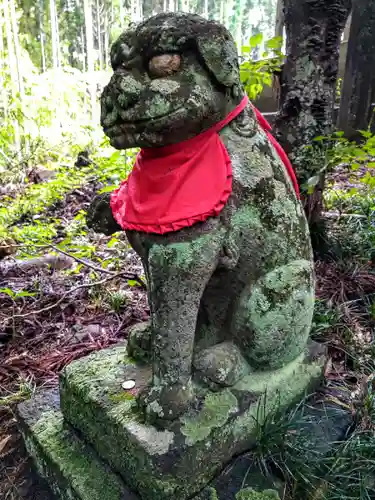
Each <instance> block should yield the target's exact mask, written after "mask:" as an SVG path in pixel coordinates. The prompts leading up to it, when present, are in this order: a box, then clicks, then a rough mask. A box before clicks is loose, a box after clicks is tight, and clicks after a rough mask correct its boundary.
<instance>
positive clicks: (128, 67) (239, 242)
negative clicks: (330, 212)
mask: <svg viewBox="0 0 375 500" xmlns="http://www.w3.org/2000/svg"><path fill="white" fill-rule="evenodd" d="M111 62H112V67H113V70H114V74H113V76H112V78H111V80H110V82H109V84H108V85H107V87H106V88H105V89H104V91H103V94H102V101H101V102H102V117H101V121H102V125H103V128H104V131H105V133H106V135H107V136H108V137H109V138H110V141H111V144H112V145H113V146H114V147H115V148H117V149H126V148H131V147H140V148H142V149H141V152H140V154H139V155H138V157H137V161H136V164H135V166H134V169H133V171H132V173H131V175H130V177H129V179H128V180H127V181H126V182H124V183H123V184H122V185H121V187H120V188H119V189H118V190H117V191H116V192H115V193H113V194H112V198H111V206H112V211H109V210H108V199H107V200H105V199H103V198H101V199H97V200H95V201H94V203H93V205H92V207H91V225H92V226H94V227H98V224H99V226H100V224H103V221H104V222H105V224H106V225H107V227H110V231H115V230H116V229H119V228H120V227H121V228H123V229H125V230H126V234H127V237H128V239H129V242H130V244H131V245H132V247H133V248H134V249H135V251H136V252H137V253H138V255H139V256H140V258H141V259H142V263H143V266H144V270H145V274H146V277H147V281H148V296H149V303H150V309H151V322H150V325H147V324H146V325H144V324H143V325H138V326H137V327H136V328H134V330H133V331H132V332H131V334H130V339H129V345H128V350H129V352H130V354H131V355H133V357H138V358H139V357H142V358H143V360H149V361H150V362H152V369H153V378H152V384H151V385H150V386H148V387H147V388H146V389H145V390H143V391H142V393H141V394H140V395H139V398H138V401H139V404H140V405H141V408H143V409H144V410H145V414H146V416H147V417H148V418H149V419H151V420H152V421H153V420H155V421H156V420H159V419H160V420H161V421H162V420H164V421H165V420H173V419H175V418H177V417H178V416H179V415H181V414H182V413H183V412H185V411H186V410H187V409H188V407H189V406H191V405H194V401H196V395H197V392H199V390H200V389H199V388H201V387H209V389H210V390H214V391H219V390H221V389H222V388H224V387H232V386H233V385H234V384H236V383H237V382H238V381H239V380H240V379H241V378H242V377H243V376H244V375H248V374H249V373H252V372H257V371H259V370H274V369H278V368H280V367H282V366H283V365H285V364H287V363H289V362H291V361H292V360H294V359H295V358H296V357H297V356H298V355H299V354H300V353H301V352H302V351H303V350H304V348H305V346H306V343H307V340H308V336H309V331H310V325H311V321H312V314H313V307H314V278H313V261H312V251H311V246H310V239H309V232H308V226H307V221H306V219H305V216H304V212H303V209H302V206H301V204H300V202H299V200H298V196H297V193H296V186H295V185H293V178H291V176H290V175H291V173H290V172H289V173H288V171H287V168H286V167H285V164H283V162H282V161H281V159H280V156H279V154H278V153H277V149H276V148H275V146H274V144H272V142H271V141H270V135H269V133H268V131H267V125H265V124H264V123H263V124H262V121H261V119H260V120H258V119H257V115H256V113H257V111H256V110H255V108H254V107H253V106H252V105H251V104H250V103H249V102H248V101H247V97H246V96H245V94H244V90H243V87H242V85H241V82H240V70H239V64H238V58H237V51H236V47H235V44H234V41H233V39H232V37H231V35H230V34H229V32H228V31H227V30H226V29H225V28H224V27H223V26H221V25H219V24H217V23H215V22H213V21H207V20H205V19H203V18H201V17H199V16H197V15H192V14H160V15H157V16H155V17H152V18H150V19H148V20H147V21H145V22H143V23H142V24H140V25H138V26H136V27H134V28H132V29H129V31H126V32H125V33H123V34H122V35H121V36H120V38H119V39H118V40H117V41H116V43H115V44H114V45H113V47H112V53H111ZM258 118H259V115H258ZM276 146H277V145H276ZM279 152H280V151H279ZM110 212H111V213H110ZM112 213H113V215H114V217H113V216H112ZM102 230H103V228H102Z"/></svg>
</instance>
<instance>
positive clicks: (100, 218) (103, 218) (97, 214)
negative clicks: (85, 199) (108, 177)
mask: <svg viewBox="0 0 375 500" xmlns="http://www.w3.org/2000/svg"><path fill="white" fill-rule="evenodd" d="M110 202H111V194H110V193H103V194H99V195H97V196H95V198H94V199H93V201H92V202H91V203H90V206H89V207H88V209H87V216H86V221H87V226H88V227H89V228H90V229H93V230H94V231H95V232H97V233H103V234H105V235H106V236H111V235H112V234H114V233H117V232H119V231H122V228H121V226H120V225H119V224H118V223H117V221H116V220H115V218H114V217H113V214H112V209H111V205H110Z"/></svg>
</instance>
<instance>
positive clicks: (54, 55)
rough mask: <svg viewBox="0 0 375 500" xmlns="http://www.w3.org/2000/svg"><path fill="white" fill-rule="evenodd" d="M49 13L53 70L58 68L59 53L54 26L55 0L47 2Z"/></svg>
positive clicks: (55, 27)
mask: <svg viewBox="0 0 375 500" xmlns="http://www.w3.org/2000/svg"><path fill="white" fill-rule="evenodd" d="M49 12H50V22H51V41H52V64H53V67H54V68H55V69H57V68H58V67H59V52H58V43H57V36H58V35H57V25H56V5H55V0H50V1H49Z"/></svg>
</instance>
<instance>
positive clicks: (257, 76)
mask: <svg viewBox="0 0 375 500" xmlns="http://www.w3.org/2000/svg"><path fill="white" fill-rule="evenodd" d="M262 41H263V35H262V34H261V33H259V34H257V35H254V36H252V37H251V38H250V40H249V45H248V46H244V47H242V53H243V54H244V60H243V61H242V62H241V65H240V74H241V81H242V83H243V85H244V87H245V90H246V92H247V94H248V96H249V98H250V99H251V100H255V99H256V98H257V97H258V96H259V95H260V94H261V93H262V91H263V88H264V87H265V86H268V87H271V86H272V79H273V75H274V74H275V73H277V72H279V71H280V66H281V64H282V60H283V54H282V52H281V46H282V38H280V37H275V38H272V39H271V40H268V41H267V42H266V51H265V52H264V53H263V54H262V59H260V60H253V58H252V56H253V52H254V49H256V48H257V47H259V46H260V45H261V43H262ZM271 51H272V53H273V55H272V57H270V53H271Z"/></svg>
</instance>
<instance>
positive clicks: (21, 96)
mask: <svg viewBox="0 0 375 500" xmlns="http://www.w3.org/2000/svg"><path fill="white" fill-rule="evenodd" d="M9 7H10V20H11V24H12V31H13V42H14V53H15V56H16V69H17V82H18V92H19V100H20V108H21V111H22V113H23V111H24V104H25V86H24V82H23V74H22V70H21V66H22V63H21V46H20V41H19V37H18V24H17V15H16V6H15V5H14V0H9ZM26 125H27V124H26V123H25V120H23V121H22V126H23V139H24V148H25V153H26V154H28V153H29V140H28V130H27V126H26Z"/></svg>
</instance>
